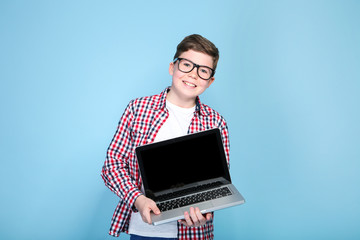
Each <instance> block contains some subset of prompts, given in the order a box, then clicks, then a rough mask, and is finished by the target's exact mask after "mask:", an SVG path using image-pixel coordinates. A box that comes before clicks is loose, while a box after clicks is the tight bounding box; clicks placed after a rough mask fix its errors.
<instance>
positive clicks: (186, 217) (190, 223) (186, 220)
mask: <svg viewBox="0 0 360 240" xmlns="http://www.w3.org/2000/svg"><path fill="white" fill-rule="evenodd" d="M184 218H185V223H186V226H188V227H190V226H192V225H193V222H192V221H191V219H190V215H189V213H188V212H185V213H184Z"/></svg>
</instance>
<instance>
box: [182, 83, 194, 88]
mask: <svg viewBox="0 0 360 240" xmlns="http://www.w3.org/2000/svg"><path fill="white" fill-rule="evenodd" d="M184 83H185V84H186V85H188V86H190V87H196V85H195V84H191V83H188V82H184Z"/></svg>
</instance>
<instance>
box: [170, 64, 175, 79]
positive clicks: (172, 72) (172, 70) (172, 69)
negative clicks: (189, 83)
mask: <svg viewBox="0 0 360 240" xmlns="http://www.w3.org/2000/svg"><path fill="white" fill-rule="evenodd" d="M174 67H175V66H174V63H173V62H171V63H170V65H169V74H170V75H171V76H172V75H173V74H174Z"/></svg>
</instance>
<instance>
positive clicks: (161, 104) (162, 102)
mask: <svg viewBox="0 0 360 240" xmlns="http://www.w3.org/2000/svg"><path fill="white" fill-rule="evenodd" d="M169 91H170V87H167V88H165V90H164V91H162V92H161V93H160V95H159V98H158V101H156V102H154V105H153V106H154V107H153V108H154V109H155V110H159V109H164V108H165V106H166V96H167V93H168V92H169ZM195 112H198V113H199V114H200V115H204V116H207V115H209V114H210V113H209V111H208V110H207V109H206V108H205V107H204V105H203V104H201V102H200V98H199V97H196V107H195Z"/></svg>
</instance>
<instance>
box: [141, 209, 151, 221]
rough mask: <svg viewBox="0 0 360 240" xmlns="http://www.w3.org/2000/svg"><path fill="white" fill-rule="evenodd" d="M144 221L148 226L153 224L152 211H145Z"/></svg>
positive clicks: (143, 214)
mask: <svg viewBox="0 0 360 240" xmlns="http://www.w3.org/2000/svg"><path fill="white" fill-rule="evenodd" d="M142 219H143V221H144V222H146V223H148V224H151V218H150V210H149V211H147V210H145V211H144V212H143V213H142Z"/></svg>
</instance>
